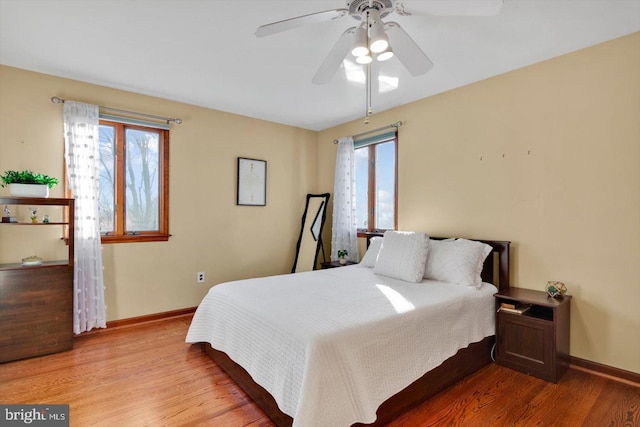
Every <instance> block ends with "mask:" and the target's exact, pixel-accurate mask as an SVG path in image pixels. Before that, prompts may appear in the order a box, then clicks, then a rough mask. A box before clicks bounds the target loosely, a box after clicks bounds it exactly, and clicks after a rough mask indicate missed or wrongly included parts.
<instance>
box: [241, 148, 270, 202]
mask: <svg viewBox="0 0 640 427" xmlns="http://www.w3.org/2000/svg"><path fill="white" fill-rule="evenodd" d="M236 204H238V205H242V206H266V204H267V161H266V160H257V159H246V158H244V157H238V198H237V202H236Z"/></svg>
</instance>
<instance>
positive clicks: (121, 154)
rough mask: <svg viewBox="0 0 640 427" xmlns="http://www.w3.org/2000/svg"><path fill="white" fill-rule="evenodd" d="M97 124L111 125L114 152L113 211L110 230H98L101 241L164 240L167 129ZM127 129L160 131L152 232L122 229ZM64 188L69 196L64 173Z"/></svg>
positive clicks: (110, 122) (105, 121)
mask: <svg viewBox="0 0 640 427" xmlns="http://www.w3.org/2000/svg"><path fill="white" fill-rule="evenodd" d="M99 124H100V125H106V126H113V127H114V128H115V129H114V131H115V132H114V137H115V141H114V142H115V145H116V148H115V150H116V153H115V165H114V168H115V171H116V173H115V176H116V178H115V181H116V182H115V188H114V198H115V205H116V206H115V209H114V211H115V213H114V225H115V230H114V231H113V232H106V233H104V232H100V240H101V242H102V243H135V242H166V241H168V240H169V237H171V235H170V234H169V130H168V129H164V128H160V127H154V126H153V125H151V124H150V125H149V126H144V125H141V124H133V123H128V122H127V121H126V120H123V121H122V122H119V121H114V120H109V119H102V118H101V119H100V121H99ZM126 129H135V130H141V131H151V132H157V133H158V134H159V141H158V143H159V146H160V147H159V150H158V152H159V158H158V172H159V173H158V230H152V231H136V232H128V233H127V232H125V220H126V200H125V196H126V188H125V186H124V185H125V184H124V183H125V178H124V177H125V173H126V171H125V167H126V166H125V138H124V135H125V132H126ZM65 187H66V191H65V192H66V193H67V195H68V197H72V195H71V190H70V189H69V186H68V185H67V178H66V173H65Z"/></svg>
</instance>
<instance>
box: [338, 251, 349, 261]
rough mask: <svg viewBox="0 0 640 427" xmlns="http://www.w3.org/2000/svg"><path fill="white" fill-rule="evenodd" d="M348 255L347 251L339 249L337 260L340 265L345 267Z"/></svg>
mask: <svg viewBox="0 0 640 427" xmlns="http://www.w3.org/2000/svg"><path fill="white" fill-rule="evenodd" d="M348 255H349V251H347V250H346V249H340V250H339V251H338V258H340V264H342V265H345V264H346V263H347V256H348Z"/></svg>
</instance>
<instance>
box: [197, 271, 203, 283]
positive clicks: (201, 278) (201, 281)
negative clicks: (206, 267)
mask: <svg viewBox="0 0 640 427" xmlns="http://www.w3.org/2000/svg"><path fill="white" fill-rule="evenodd" d="M198 283H204V271H201V272H199V273H198Z"/></svg>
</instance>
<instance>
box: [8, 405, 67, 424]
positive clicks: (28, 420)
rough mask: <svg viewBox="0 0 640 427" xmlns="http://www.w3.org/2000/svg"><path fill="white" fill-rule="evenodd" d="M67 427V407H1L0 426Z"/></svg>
mask: <svg viewBox="0 0 640 427" xmlns="http://www.w3.org/2000/svg"><path fill="white" fill-rule="evenodd" d="M24 425H30V426H40V427H69V405H2V404H0V426H24Z"/></svg>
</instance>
